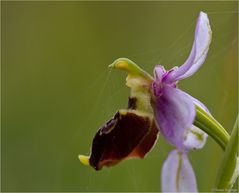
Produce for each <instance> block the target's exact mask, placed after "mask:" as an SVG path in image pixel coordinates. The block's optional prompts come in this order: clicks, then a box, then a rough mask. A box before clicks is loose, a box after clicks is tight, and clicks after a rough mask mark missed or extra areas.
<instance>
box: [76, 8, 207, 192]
mask: <svg viewBox="0 0 239 193" xmlns="http://www.w3.org/2000/svg"><path fill="white" fill-rule="evenodd" d="M210 42H211V29H210V25H209V20H208V17H207V15H206V14H205V13H203V12H200V14H199V17H198V20H197V24H196V30H195V39H194V43H193V46H192V50H191V53H190V55H189V57H188V59H187V60H186V62H185V63H184V64H183V65H181V66H180V67H179V68H178V67H174V68H173V69H171V70H169V71H166V70H165V69H164V67H163V66H161V65H158V66H156V67H155V69H154V78H153V77H152V76H151V75H149V74H148V73H147V72H145V71H144V70H142V69H141V68H140V67H139V66H137V65H136V64H135V63H134V62H132V61H131V60H129V59H126V58H120V59H117V60H116V61H115V62H113V63H112V64H111V65H110V67H113V68H117V69H120V70H124V71H126V72H127V73H128V76H127V78H126V85H127V86H128V87H130V89H131V91H130V97H129V102H128V108H126V109H120V110H119V111H117V113H116V114H115V115H114V117H113V118H112V119H110V120H109V121H108V122H107V123H106V124H105V125H103V126H102V127H101V128H100V129H99V130H98V132H97V133H96V135H95V137H94V139H93V144H92V149H91V155H90V156H89V157H87V156H82V155H80V156H79V159H80V161H81V162H82V163H84V164H86V165H88V164H89V165H91V166H92V167H93V168H95V169H96V170H99V169H101V168H102V167H103V166H113V165H115V164H117V163H119V162H120V161H122V160H125V159H129V158H135V157H138V158H143V157H144V156H145V155H146V154H147V153H148V152H149V151H150V150H151V148H152V147H153V145H154V143H155V142H156V140H157V135H158V134H159V133H160V134H162V136H163V137H164V138H165V139H166V140H167V141H168V142H169V143H170V144H171V145H173V146H174V147H175V148H176V150H173V151H172V152H171V153H170V154H169V156H168V158H167V159H166V161H165V162H164V164H163V168H162V174H161V186H162V191H163V192H168V191H170V192H197V183H196V178H195V174H194V171H193V168H192V166H191V164H190V162H189V160H188V157H187V155H188V152H189V150H192V149H200V148H202V147H203V146H204V144H205V142H206V138H207V134H206V133H204V132H203V131H202V130H200V129H199V128H197V127H196V126H195V125H193V123H194V120H195V115H196V106H199V107H201V108H202V109H203V110H204V111H205V112H207V113H208V114H210V113H209V111H208V109H207V108H206V106H205V105H203V104H202V103H201V102H200V101H198V100H197V99H195V98H193V97H192V96H190V95H188V94H187V93H185V92H183V91H182V90H180V89H178V88H177V83H178V81H179V80H182V79H185V78H187V77H189V76H191V75H193V74H194V73H195V72H196V71H197V70H198V69H199V68H200V67H201V65H202V64H203V63H204V61H205V59H206V56H207V53H208V50H209V45H210Z"/></svg>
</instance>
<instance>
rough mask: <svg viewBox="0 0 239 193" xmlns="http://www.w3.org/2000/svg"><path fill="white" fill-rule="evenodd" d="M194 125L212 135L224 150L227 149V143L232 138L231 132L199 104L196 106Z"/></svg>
mask: <svg viewBox="0 0 239 193" xmlns="http://www.w3.org/2000/svg"><path fill="white" fill-rule="evenodd" d="M194 125H195V126H197V127H199V128H200V129H202V130H203V131H205V132H206V133H207V134H208V135H209V136H211V137H212V138H213V139H214V140H215V141H216V142H217V143H218V144H219V145H220V146H221V147H222V149H223V150H225V149H226V146H227V143H228V141H229V139H230V136H229V134H228V133H227V131H226V130H225V129H224V128H223V127H222V126H221V125H220V123H218V122H217V121H216V120H215V119H214V118H213V117H212V116H210V115H209V114H208V113H206V112H205V111H204V110H203V109H201V108H200V107H198V106H196V118H195V121H194Z"/></svg>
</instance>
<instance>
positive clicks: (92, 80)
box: [1, 1, 238, 192]
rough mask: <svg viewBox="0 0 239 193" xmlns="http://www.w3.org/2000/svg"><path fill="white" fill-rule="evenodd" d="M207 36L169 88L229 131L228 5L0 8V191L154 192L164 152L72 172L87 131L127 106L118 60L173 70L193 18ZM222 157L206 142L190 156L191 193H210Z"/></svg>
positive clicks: (232, 82)
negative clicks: (175, 86) (197, 61)
mask: <svg viewBox="0 0 239 193" xmlns="http://www.w3.org/2000/svg"><path fill="white" fill-rule="evenodd" d="M201 10H203V11H204V12H206V13H208V16H209V19H210V23H211V28H212V32H213V38H212V44H211V46H210V51H209V54H208V58H207V60H206V62H205V64H204V65H203V66H202V68H201V69H200V70H199V71H198V72H197V73H196V74H195V75H194V76H192V77H191V78H188V79H186V80H184V81H181V82H180V83H179V87H180V88H181V89H183V90H184V91H186V92H188V93H189V94H191V95H193V96H194V97H196V98H198V99H200V100H201V101H202V102H203V103H205V104H206V105H207V106H208V108H209V109H210V111H211V113H212V114H213V115H214V116H215V118H216V119H218V120H219V121H220V122H221V123H222V125H223V126H224V127H225V128H226V129H227V130H228V132H230V131H231V129H232V127H233V124H234V121H235V119H236V116H237V112H238V108H237V107H238V103H237V98H238V82H237V78H238V69H237V68H238V2H236V1H235V2H233V1H231V2H226V1H225V2H215V1H213V2H206V1H203V2H173V1H171V2H163V1H159V2H64V1H62V2H54V1H49V2H3V1H2V2H1V16H2V17H1V25H2V28H1V29H2V30H1V37H2V39H1V41H2V69H1V70H2V114H1V117H2V122H1V126H2V128H1V158H2V160H1V170H2V171H1V185H2V187H1V189H2V191H12V192H14V191H24V192H25V191H30V192H34V191H48V192H51V191H77V192H80V191H84V192H85V191H137V192H139V191H156V192H157V191H160V171H161V166H162V163H163V161H164V160H165V159H166V157H167V155H168V153H169V151H170V150H171V149H172V147H171V146H170V145H168V144H167V142H166V141H165V140H164V139H163V138H162V137H159V140H158V143H157V144H156V146H155V148H154V149H153V150H152V151H151V152H150V153H149V154H148V156H147V158H146V159H144V160H135V159H133V160H128V161H124V162H122V163H121V164H119V165H117V166H116V167H113V168H104V169H103V170H101V171H99V172H96V171H94V170H93V169H92V168H90V167H86V166H83V165H81V164H80V162H79V160H78V157H77V156H78V154H89V152H90V146H91V142H92V138H93V136H94V134H95V132H96V131H97V129H98V128H99V127H100V126H101V125H102V124H103V123H104V122H105V121H106V120H108V119H109V118H110V117H111V116H112V115H113V114H114V113H115V112H116V111H117V109H119V108H124V107H126V105H127V97H128V93H129V90H128V88H126V87H125V77H126V74H124V73H123V72H119V71H114V70H112V71H110V70H109V69H108V68H107V66H108V65H109V64H110V63H112V62H113V60H115V59H117V58H119V57H128V58H130V59H131V60H133V61H135V62H136V63H137V64H139V65H140V66H141V67H142V68H144V69H145V70H147V71H148V72H151V73H152V71H153V68H154V66H155V65H156V64H162V65H164V66H165V68H166V69H170V68H171V67H173V66H175V65H181V64H182V63H183V62H184V61H185V59H186V58H187V56H188V54H189V52H190V49H191V45H192V42H193V37H194V28H195V23H196V19H197V16H198V14H199V11H201ZM222 155H223V152H222V150H221V149H220V147H219V146H218V145H217V144H216V143H215V142H214V141H213V140H212V139H210V138H209V139H208V141H207V144H206V146H205V148H204V149H202V150H200V151H196V152H191V153H190V160H191V163H192V165H193V167H194V170H195V172H196V176H197V180H198V187H199V190H200V191H211V189H212V187H213V184H214V181H215V177H216V174H217V169H218V167H219V164H220V160H221V158H222Z"/></svg>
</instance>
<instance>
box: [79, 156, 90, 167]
mask: <svg viewBox="0 0 239 193" xmlns="http://www.w3.org/2000/svg"><path fill="white" fill-rule="evenodd" d="M78 158H79V160H80V162H81V163H82V164H83V165H85V166H88V165H90V158H89V156H85V155H79V156H78Z"/></svg>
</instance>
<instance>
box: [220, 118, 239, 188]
mask: <svg viewBox="0 0 239 193" xmlns="http://www.w3.org/2000/svg"><path fill="white" fill-rule="evenodd" d="M238 119H239V117H238V118H237V120H236V123H235V125H234V128H233V130H232V134H231V138H230V141H229V143H228V145H227V147H226V150H225V153H224V157H223V160H222V162H221V165H220V169H219V173H218V175H217V180H216V190H224V191H226V192H230V189H231V188H232V187H233V184H234V183H235V181H236V179H237V177H238V173H239V171H238V157H237V156H238V155H237V153H238V152H237V151H238V121H239V120H238Z"/></svg>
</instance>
